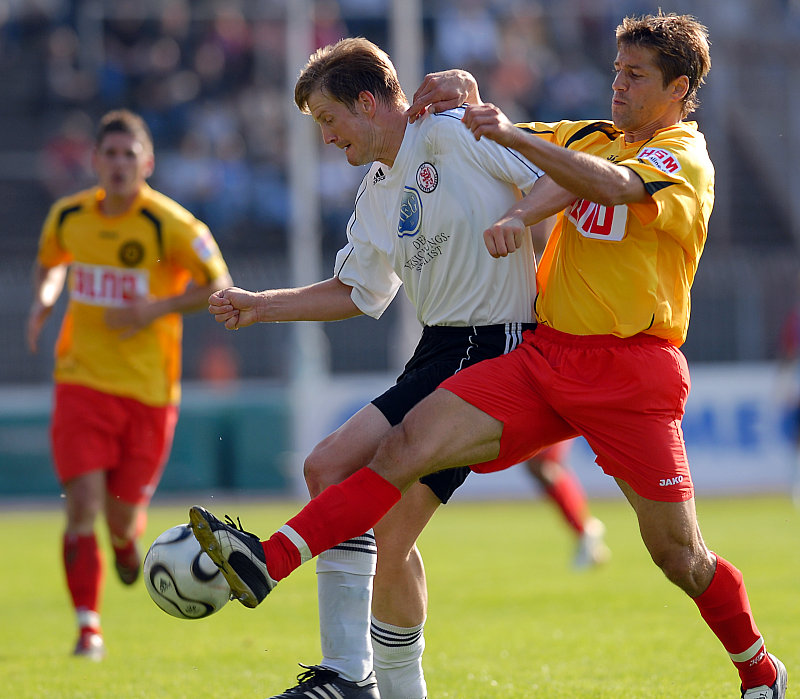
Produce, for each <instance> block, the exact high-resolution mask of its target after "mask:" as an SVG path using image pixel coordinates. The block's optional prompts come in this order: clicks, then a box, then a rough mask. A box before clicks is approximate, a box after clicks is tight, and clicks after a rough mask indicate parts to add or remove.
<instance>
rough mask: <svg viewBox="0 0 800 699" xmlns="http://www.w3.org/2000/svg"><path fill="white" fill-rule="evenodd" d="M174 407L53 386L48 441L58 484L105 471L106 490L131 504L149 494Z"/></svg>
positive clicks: (168, 443) (167, 444)
mask: <svg viewBox="0 0 800 699" xmlns="http://www.w3.org/2000/svg"><path fill="white" fill-rule="evenodd" d="M177 420H178V407H177V406H176V405H168V406H163V407H154V406H150V405H145V404H144V403H141V402H139V401H137V400H134V399H132V398H125V397H122V396H115V395H112V394H110V393H103V392H102V391H96V390H94V389H92V388H87V387H86V386H78V385H75V384H56V389H55V405H54V408H53V420H52V424H51V428H50V437H51V440H52V445H53V460H54V461H55V466H56V474H57V475H58V478H59V480H60V481H61V483H62V484H63V483H67V482H68V481H70V480H72V479H73V478H76V477H77V476H81V475H83V474H84V473H89V472H90V471H106V489H107V490H108V492H109V493H110V494H111V495H113V496H114V497H117V498H119V499H120V500H123V501H124V502H128V503H131V504H145V503H147V502H149V500H150V498H151V497H152V496H153V493H154V492H155V489H156V486H157V485H158V482H159V480H160V479H161V474H162V472H163V470H164V466H165V464H166V462H167V457H168V456H169V451H170V448H171V447H172V438H173V436H174V434H175V424H176V423H177Z"/></svg>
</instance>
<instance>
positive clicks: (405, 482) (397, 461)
mask: <svg viewBox="0 0 800 699" xmlns="http://www.w3.org/2000/svg"><path fill="white" fill-rule="evenodd" d="M502 432H503V425H502V423H501V422H500V421H499V420H496V419H495V418H493V417H491V416H490V415H488V414H487V413H484V412H483V411H481V410H479V409H478V408H476V407H474V406H473V405H471V404H470V403H467V402H466V401H464V400H462V399H461V398H459V397H458V396H456V395H455V394H454V393H451V392H450V391H448V390H445V389H437V390H436V391H434V392H433V393H432V394H431V395H430V396H428V397H427V398H425V400H423V401H422V402H420V403H419V404H417V405H416V406H415V407H414V408H413V409H412V410H411V411H410V412H409V413H408V415H406V417H405V419H404V420H403V422H402V423H400V425H398V426H397V427H395V428H394V429H393V430H392V431H391V432H390V433H389V434H388V435H387V438H386V440H384V442H383V443H382V445H381V448H380V449H379V451H378V454H377V456H376V459H375V461H374V462H373V463H372V464H371V468H373V470H375V471H376V472H377V473H379V474H381V475H382V476H383V477H384V478H386V479H387V480H388V481H389V482H391V483H393V484H394V485H395V486H397V487H398V488H399V489H401V490H405V489H406V488H408V487H409V486H410V485H411V484H412V483H413V482H414V481H416V480H418V479H419V478H420V477H422V476H425V475H427V474H429V473H435V472H437V471H440V470H442V469H446V468H453V467H456V466H469V465H471V464H475V463H481V462H484V461H489V460H491V459H493V458H495V457H496V456H497V453H498V450H499V445H500V437H501V435H502Z"/></svg>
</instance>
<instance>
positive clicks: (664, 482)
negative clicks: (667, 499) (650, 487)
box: [658, 476, 683, 488]
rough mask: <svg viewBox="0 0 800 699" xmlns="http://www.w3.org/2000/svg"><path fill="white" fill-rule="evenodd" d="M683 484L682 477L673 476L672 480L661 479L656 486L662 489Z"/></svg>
mask: <svg viewBox="0 0 800 699" xmlns="http://www.w3.org/2000/svg"><path fill="white" fill-rule="evenodd" d="M682 482H683V476H675V477H674V478H662V479H661V480H660V481H659V482H658V484H659V485H660V486H661V487H662V488H663V487H665V486H668V485H678V483H682Z"/></svg>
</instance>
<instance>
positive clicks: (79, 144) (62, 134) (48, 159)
mask: <svg viewBox="0 0 800 699" xmlns="http://www.w3.org/2000/svg"><path fill="white" fill-rule="evenodd" d="M93 129H94V125H93V123H92V119H91V117H90V116H89V115H88V114H87V113H86V112H84V111H81V110H77V109H76V110H74V111H72V112H69V113H68V114H67V116H66V118H65V119H64V120H63V122H62V123H61V125H60V127H59V129H58V130H57V131H56V133H55V134H53V136H52V137H51V138H50V139H48V140H47V141H46V142H45V144H44V146H43V147H42V150H41V152H40V153H39V177H40V179H41V181H42V183H43V184H44V186H45V188H46V189H47V192H48V194H49V195H50V198H51V199H58V198H60V197H63V196H65V195H66V194H69V193H71V192H74V191H75V190H77V189H83V188H84V187H86V186H88V185H89V183H90V182H92V181H93V178H94V173H93V172H92V148H93V147H94V134H93Z"/></svg>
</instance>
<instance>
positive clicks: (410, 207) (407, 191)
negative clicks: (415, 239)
mask: <svg viewBox="0 0 800 699" xmlns="http://www.w3.org/2000/svg"><path fill="white" fill-rule="evenodd" d="M421 224H422V200H421V199H420V198H419V192H417V190H416V189H413V188H411V187H408V186H406V187H404V188H403V199H402V201H401V202H400V220H399V221H398V223H397V234H398V235H399V236H400V237H401V238H402V237H404V236H411V235H416V234H417V233H419V228H420V225H421Z"/></svg>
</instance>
